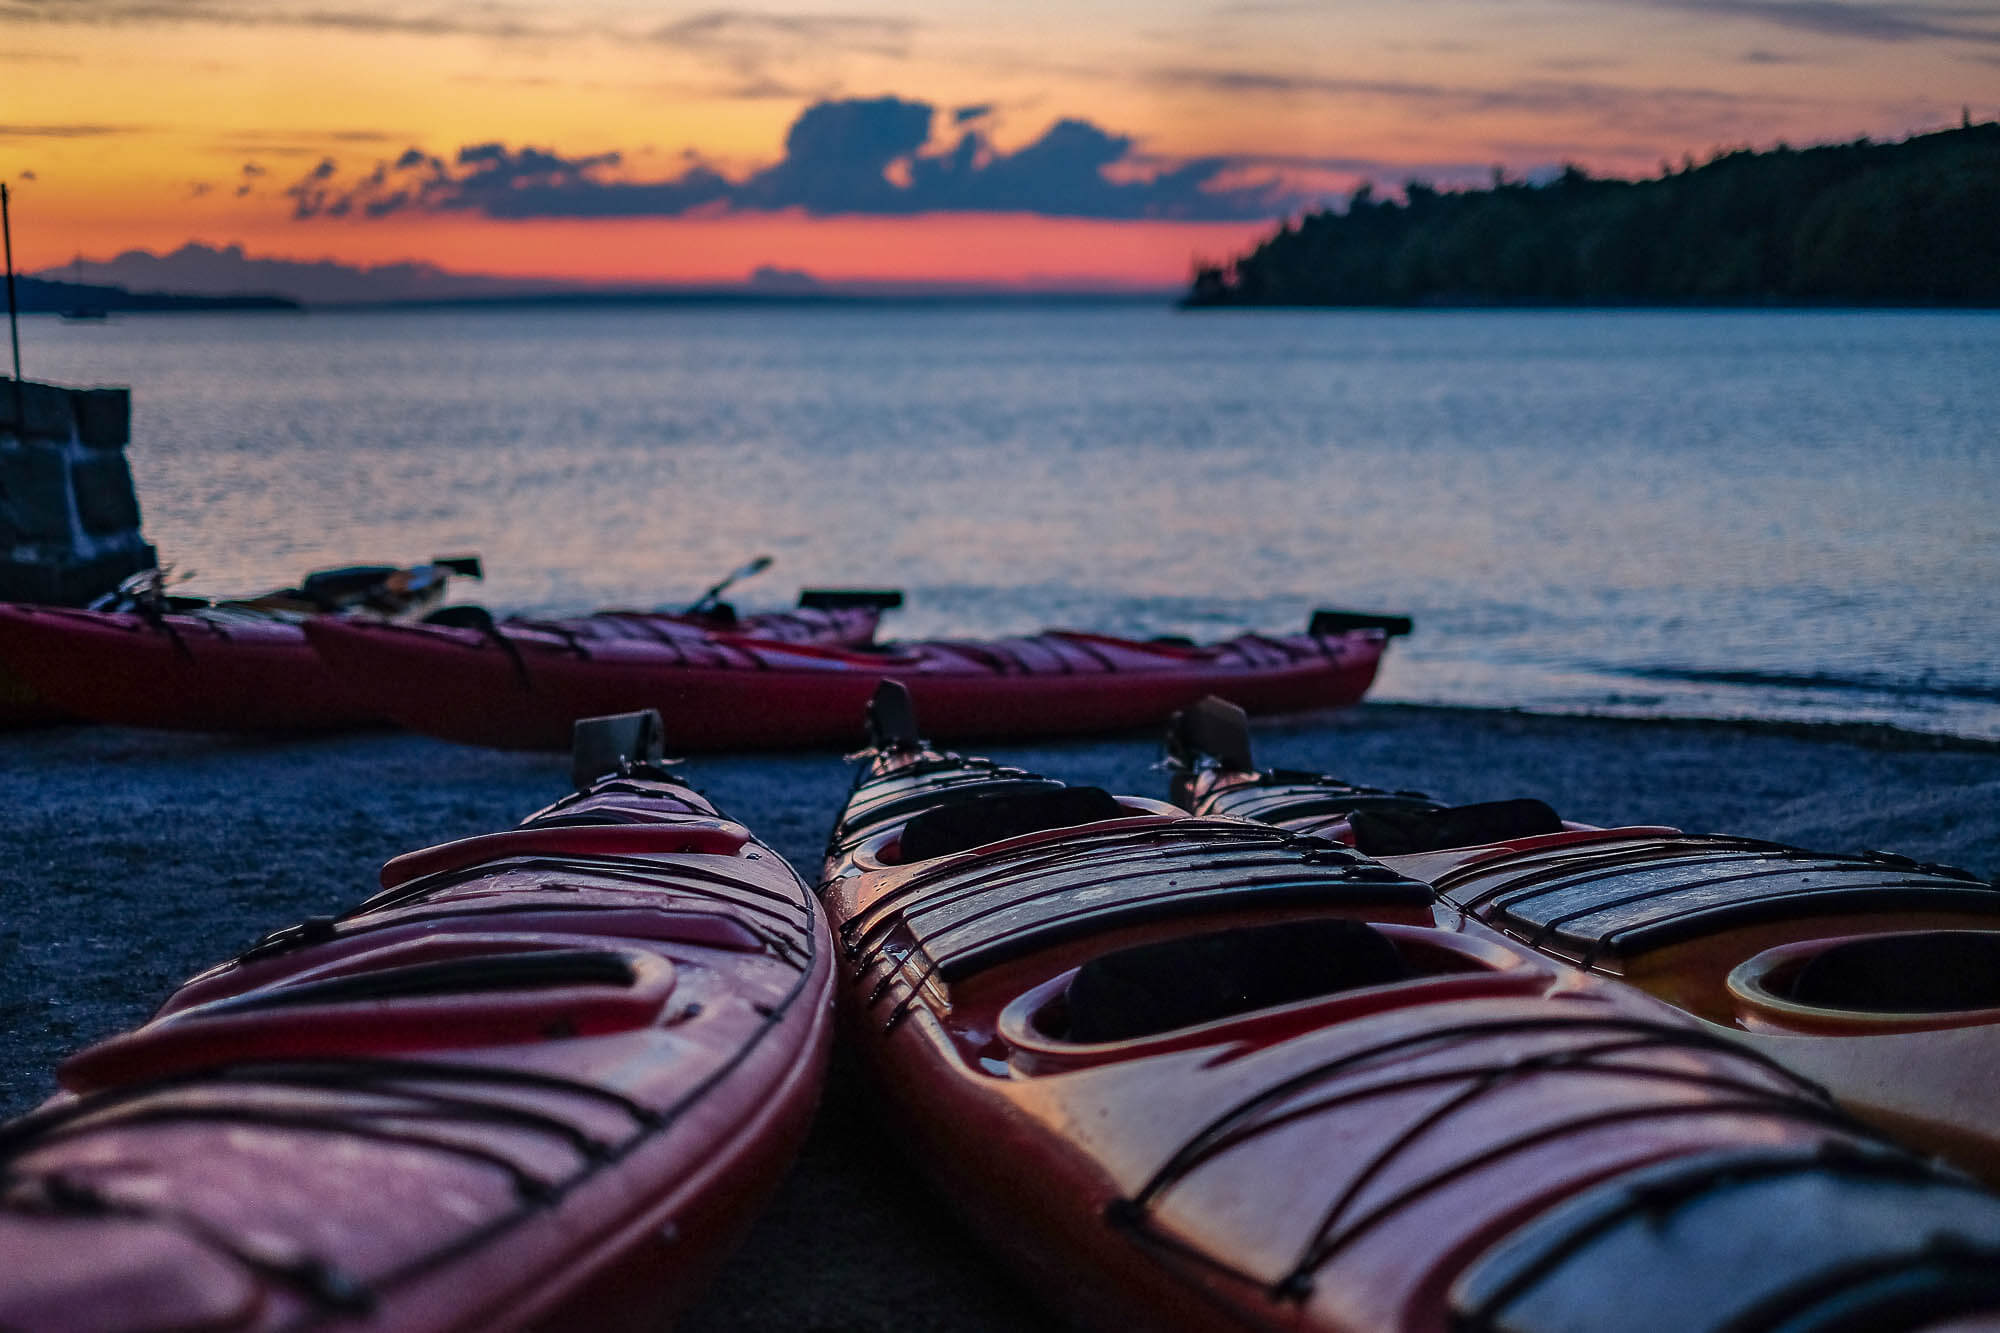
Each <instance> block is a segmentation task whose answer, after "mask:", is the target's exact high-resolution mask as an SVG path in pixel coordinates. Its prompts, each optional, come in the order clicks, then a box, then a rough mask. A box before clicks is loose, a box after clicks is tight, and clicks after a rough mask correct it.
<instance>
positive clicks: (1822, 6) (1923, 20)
mask: <svg viewBox="0 0 2000 1333" xmlns="http://www.w3.org/2000/svg"><path fill="white" fill-rule="evenodd" d="M1648 3H1650V4H1652V5H1653V6H1654V7H1655V8H1659V9H1677V10H1681V11H1683V12H1685V13H1690V14H1701V15H1705V16H1708V17H1712V18H1733V19H1751V20H1755V21H1757V22H1760V23H1769V24H1774V25H1776V26H1778V27H1781V28H1790V29H1793V30H1795V31H1798V32H1811V33H1818V34H1820V35H1821V36H1827V37H1851V38H1855V39H1858V40H1861V41H1870V42H1914V41H1924V40H1937V39H1942V40H1948V41H1961V42H1995V43H2000V28H1996V27H1995V26H1994V25H1995V21H1996V19H2000V7H1995V6H1991V5H1975V6H1965V5H1950V4H1937V3H1921V2H1917V0H1912V2H1910V3H1895V2H1894V0H1882V2H1881V3H1874V4H1869V3H1860V2H1859V0H1648Z"/></svg>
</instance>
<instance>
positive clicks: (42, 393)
mask: <svg viewBox="0 0 2000 1333" xmlns="http://www.w3.org/2000/svg"><path fill="white" fill-rule="evenodd" d="M15 387H16V386H15V384H14V381H13V380H11V379H0V434H8V435H15V436H19V437H21V438H33V439H42V440H67V439H69V438H71V437H72V436H73V435H74V434H75V433H76V417H75V415H74V414H73V413H72V412H71V410H70V391H69V390H68V389H62V388H58V387H56V386H55V385H53V384H37V383H36V382H35V381H33V380H23V381H22V382H21V384H20V386H19V389H20V392H19V394H18V395H17V394H16V392H15ZM17 397H18V399H19V403H18V411H17V405H16V398H17Z"/></svg>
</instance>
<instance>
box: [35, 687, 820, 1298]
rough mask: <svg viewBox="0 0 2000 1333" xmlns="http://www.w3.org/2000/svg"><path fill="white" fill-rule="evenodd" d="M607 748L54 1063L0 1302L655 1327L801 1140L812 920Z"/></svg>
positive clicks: (812, 1062)
mask: <svg viewBox="0 0 2000 1333" xmlns="http://www.w3.org/2000/svg"><path fill="white" fill-rule="evenodd" d="M608 721H611V722H618V721H620V720H618V719H611V720H608ZM654 722H655V724H657V719H654ZM614 740H615V741H616V742H617V743H616V745H615V752H614V749H602V750H600V751H599V753H600V754H601V755H603V756H605V763H603V764H580V765H579V770H580V771H582V772H585V773H588V772H590V771H591V770H592V769H593V768H604V770H605V775H604V776H602V777H601V778H598V779H597V780H593V781H589V782H586V783H584V784H583V789H582V790H581V791H579V793H578V794H576V795H574V796H570V797H567V798H565V799H564V800H562V801H559V802H557V803H556V804H555V805H552V806H550V807H549V808H548V809H546V810H543V811H541V812H540V813H538V814H536V815H534V816H532V817H531V818H530V819H529V820H528V821H527V822H526V823H525V824H523V825H522V826H521V827H520V828H518V829H516V830H513V831H511V832H507V833H500V834H493V835H490V836H487V837H483V838H473V839H469V840H466V841H464V842H457V843H450V844H446V845H444V846H442V847H433V848H430V849H429V850H427V851H423V852H417V853H414V854H412V855H410V856H405V857H401V858H398V859H397V860H395V861H392V862H390V863H389V865H388V866H387V867H385V868H384V871H383V876H382V879H383V885H384V887H383V890H382V892H380V893H379V894H377V895H376V896H375V897H373V898H371V899H369V900H368V901H367V902H365V903H363V904H362V905H361V906H360V907H358V908H357V909H355V910H354V911H352V912H349V913H347V914H346V915H344V916H341V917H338V918H334V919H330V920H329V919H316V920H313V921H308V922H306V923H304V924H302V925H299V926H296V927H292V928H290V929H288V930H283V931H279V932H277V933H275V934H273V935H271V936H269V937H267V938H266V939H265V941H264V942H263V943H261V944H259V945H258V946H256V947H255V948H253V949H251V950H249V951H248V952H246V953H244V954H243V955H241V956H240V957H238V958H237V959H235V960H234V961H232V962H229V963H225V964H223V965H221V966H219V967H216V968H214V969H212V970H210V971H208V972H205V973H203V974H202V975H200V976H198V977H196V978H195V979H194V980H192V981H190V982H189V983H188V984H187V985H186V986H184V987H183V988H182V989H181V990H180V991H179V992H177V993H176V994H175V995H174V996H173V998H171V999H170V1000H168V1002H167V1003H166V1005H165V1006H164V1007H163V1008H162V1009H161V1010H160V1011H159V1013H158V1014H156V1015H155V1016H154V1018H153V1019H152V1020H151V1021H150V1022H148V1023H147V1024H146V1025H145V1026H143V1027H141V1028H138V1029H137V1030H135V1031H133V1032H129V1033H126V1034H124V1035H122V1036H118V1037H114V1038H112V1039H110V1040H109V1041H106V1042H103V1043H100V1044H99V1045H97V1046H94V1047H91V1048H89V1049H87V1050H84V1051H82V1052H80V1053H79V1054H77V1055H75V1056H72V1057H71V1058H70V1059H69V1060H68V1061H67V1062H66V1063H65V1064H64V1065H63V1067H62V1070H61V1075H60V1077H61V1082H62V1085H63V1087H64V1088H65V1089H66V1091H65V1093H64V1094H62V1095H60V1096H58V1097H57V1098H56V1099H54V1100H53V1101H51V1102H49V1103H48V1104H46V1105H45V1106H43V1107H42V1108H41V1109H39V1110H37V1111H35V1112H33V1113H31V1114H29V1115H27V1116H25V1117H23V1118H21V1119H19V1120H16V1121H14V1122H12V1123H10V1124H8V1125H5V1126H4V1127H0V1328H7V1329H23V1330H26V1329H36V1330H40V1329H106V1330H110V1329H117V1330H162V1331H164V1330H169V1329H171V1330H188V1329H197V1328H198V1329H214V1330H222V1329H229V1330H265V1329H280V1328H284V1329H294V1328H301V1327H305V1326H311V1327H323V1326H328V1325H333V1326H338V1327H354V1326H365V1327H367V1328H369V1329H374V1330H391V1329H394V1330H487V1329H526V1328H541V1329H550V1330H555V1329H592V1330H598V1329H611V1330H623V1329H631V1330H639V1329H657V1328H659V1327H661V1325H662V1323H663V1321H664V1320H666V1319H667V1318H669V1317H670V1316H671V1314H672V1313H673V1312H674V1310H676V1309H677V1308H679V1307H680V1306H682V1305H683V1304H684V1303H685V1302H686V1301H687V1300H688V1299H689V1298H690V1297H691V1296H692V1295H693V1294H695V1292H696V1291H697V1290H698V1289H699V1287H700V1286H701V1284H702V1283H703V1281H704V1280H705V1279H706V1277H707V1275H708V1273H709V1272H710V1270H711V1269H712V1268H713V1267H714V1266H715V1265H716V1264H717V1263H718V1262H719V1260H720V1259H721V1258H722V1257H723V1256H724V1255H725V1254H726V1253H727V1251H728V1250H729V1249H730V1248H731V1247H732V1246H733V1245H734V1244H735V1243H736V1241H737V1240H738V1239H739V1238H740V1237H741V1235H742V1233H743V1231H744V1230H745V1228H746V1227H747V1226H748V1224H749V1222H750V1220H751V1217H752V1214H753V1212H754V1211H755V1210H756V1208H757V1206H758V1204H759V1203H760V1201H761V1200H762V1199H763V1197H764V1196H765V1195H766V1194H767V1193H768V1192H769V1190H770V1189H771V1188H772V1186H773V1185H774V1184H775V1183H776V1181H777V1179H778V1177H779V1175H780V1173H781V1172H782V1171H783V1169H784V1168H785V1166H786V1164H787V1163H788V1161H789V1160H790V1158H791V1156H792V1155H793V1152H794V1150H795V1149H796V1147H797V1145H798V1143H799V1141H800V1139H801V1138H802V1137H803V1135H804V1132H805V1128H806V1125H807V1122H808V1120H809V1118H810V1116H811V1113H812V1110H813V1107H814V1104H815V1102H816V1099H817V1096H818V1090H819V1087H820V1083H821V1079H822V1076H823V1073H824V1070H825V1063H826V1056H827V1050H828V1042H829V1037H830V1033H831V1029H832V1013H831V1002H832V967H831V963H830V955H831V945H830V942H829V940H828V938H827V934H826V926H825V922H824V918H823V917H822V915H821V914H820V912H819V910H818V907H817V905H816V904H815V902H814V900H813V897H812V895H811V893H810V892H809V891H808V890H807V889H806V887H805V886H804V885H803V884H802V883H801V882H800V880H799V878H798V876H797V875H795V874H794V873H793V872H792V871H791V869H790V868H789V867H788V866H786V865H785V863H784V862H783V861H782V860H780V859H779V858H778V856H777V855H776V854H775V853H774V852H772V851H771V849H770V848H768V847H766V846H764V845H763V844H762V843H760V842H758V841H757V840H756V839H755V838H753V837H751V836H750V834H749V832H748V831H747V830H746V829H745V828H744V827H743V826H742V825H740V824H737V823H734V822H733V821H730V820H728V819H725V818H723V817H722V816H721V815H719V814H717V812H716V811H715V809H714V807H713V806H711V805H710V804H709V803H708V802H707V801H706V800H704V799H703V798H702V797H701V796H699V795H697V794H696V793H695V792H694V791H693V790H692V789H691V788H689V787H687V786H686V785H684V784H683V783H681V782H679V781H677V780H676V779H674V778H673V777H672V776H671V775H670V774H669V773H668V771H667V770H666V769H664V768H662V767H660V766H659V764H658V763H657V762H656V760H655V759H653V758H652V757H649V756H648V755H647V753H646V749H645V747H644V746H643V745H635V744H632V743H630V740H629V739H626V740H618V739H617V738H614ZM632 755H636V756H638V757H637V758H636V759H626V758H624V757H625V756H632ZM607 764H608V765H615V766H616V769H615V771H611V770H610V768H608V767H606V765H607Z"/></svg>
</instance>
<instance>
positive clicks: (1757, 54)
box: [1741, 48, 1798, 65]
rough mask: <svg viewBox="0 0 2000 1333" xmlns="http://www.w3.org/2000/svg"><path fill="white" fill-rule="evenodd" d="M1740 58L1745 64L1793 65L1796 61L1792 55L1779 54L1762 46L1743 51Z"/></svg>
mask: <svg viewBox="0 0 2000 1333" xmlns="http://www.w3.org/2000/svg"><path fill="white" fill-rule="evenodd" d="M1741 59H1742V61H1743V63H1744V64H1746V65H1794V64H1797V63H1798V61H1797V60H1796V59H1795V58H1794V57H1792V56H1787V55H1780V54H1779V53H1778V52H1776V51H1766V50H1763V49H1762V48H1759V49H1757V50H1755V51H1745V52H1744V53H1743V55H1742V57H1741Z"/></svg>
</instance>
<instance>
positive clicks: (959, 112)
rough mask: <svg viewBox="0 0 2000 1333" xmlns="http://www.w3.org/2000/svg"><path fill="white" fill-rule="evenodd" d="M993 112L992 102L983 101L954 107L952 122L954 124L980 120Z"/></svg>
mask: <svg viewBox="0 0 2000 1333" xmlns="http://www.w3.org/2000/svg"><path fill="white" fill-rule="evenodd" d="M992 114H993V104H992V103H991V102H981V103H980V104H979V105H978V106H959V107H953V108H952V111H951V123H952V124H954V125H963V124H965V123H966V122H967V121H969V120H980V119H983V118H984V117H986V116H990V115H992Z"/></svg>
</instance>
